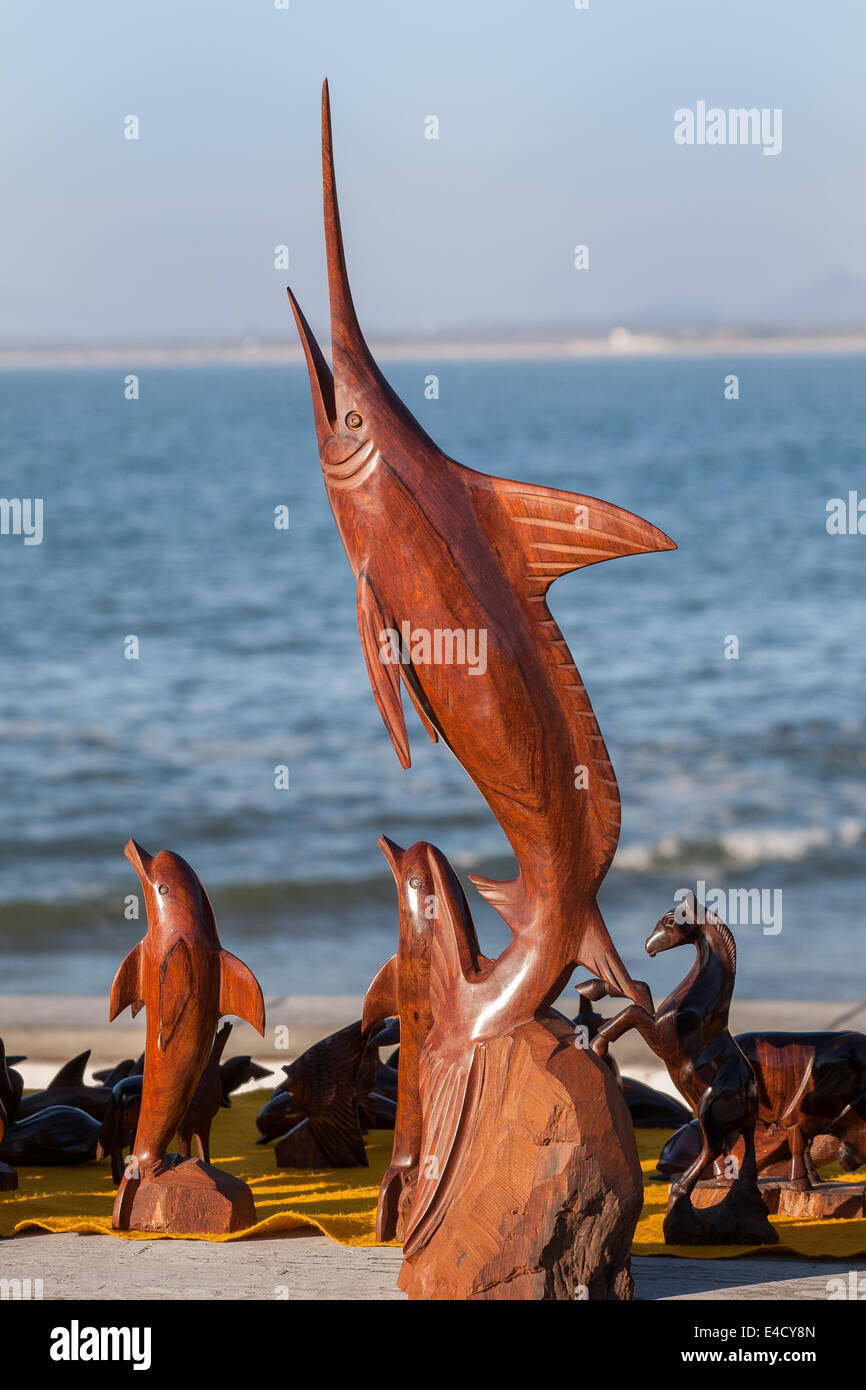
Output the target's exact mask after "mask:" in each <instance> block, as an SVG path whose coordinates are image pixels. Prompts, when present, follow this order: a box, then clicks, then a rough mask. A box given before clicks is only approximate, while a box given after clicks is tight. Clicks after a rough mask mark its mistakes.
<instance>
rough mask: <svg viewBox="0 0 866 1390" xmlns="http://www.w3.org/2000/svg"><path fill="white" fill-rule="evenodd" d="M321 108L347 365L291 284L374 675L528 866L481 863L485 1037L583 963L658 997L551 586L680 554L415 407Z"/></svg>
mask: <svg viewBox="0 0 866 1390" xmlns="http://www.w3.org/2000/svg"><path fill="white" fill-rule="evenodd" d="M322 102H323V104H322V153H323V184H324V221H325V240H326V248H327V263H328V285H329V293H330V314H331V355H332V360H333V370H332V369H331V367H330V366H329V365H328V363H327V362H326V360H325V356H324V354H323V352H322V350H321V348H320V347H319V345H318V343H317V341H316V339H315V337H314V336H313V334H312V332H311V330H310V327H309V325H308V323H307V320H306V319H305V317H304V315H303V313H302V312H301V309H300V307H299V305H298V303H297V301H296V299H295V297H294V295H293V294H292V292H291V290H289V298H290V301H291V305H292V310H293V312H294V315H295V320H296V323H297V326H298V331H299V333H300V336H301V342H302V345H303V348H304V353H305V356H306V361H307V367H308V370H309V377H310V385H311V390H312V399H313V413H314V417H315V426H316V434H317V439H318V447H319V455H320V461H321V466H322V472H323V475H324V480H325V486H326V489H327V493H328V499H329V502H330V505H331V509H332V511H333V514H334V519H335V521H336V524H337V528H338V530H339V533H340V537H341V539H342V542H343V545H344V547H345V550H346V554H347V556H348V558H349V562H350V564H351V566H352V570H353V572H354V574H355V576H356V579H357V616H358V627H359V631H360V635H361V643H362V646H363V650H364V656H365V659H366V664H367V671H368V674H369V678H370V683H371V685H372V688H373V694H374V696H375V698H376V703H377V705H378V708H379V711H380V714H381V716H382V719H383V720H384V723H385V726H386V728H387V730H388V733H389V734H390V737H391V741H392V743H393V745H394V748H395V750H396V753H397V756H398V758H399V760H400V762H401V764H402V766H403V767H404V768H406V767H408V766H409V763H410V752H409V740H408V735H407V731H406V725H405V720H404V715H403V708H402V698H401V686H402V687H405V689H406V691H407V692H408V695H409V699H410V700H411V702H412V704H413V705H414V707H415V709H416V711H417V713H418V716H419V718H420V720H421V723H422V725H423V726H424V728H425V729H426V731H427V733H428V734H429V735H430V737H431V738H432V739H433V740H434V742H435V741H436V740H437V739H442V740H443V742H445V743H446V744H447V745H448V746H449V747H450V748H451V750H452V752H453V753H454V754H455V756H456V757H457V759H458V760H459V761H460V763H461V764H462V765H463V767H464V768H465V770H466V772H467V773H468V774H469V776H470V777H471V778H472V780H473V781H474V782H475V784H476V786H477V787H478V789H479V791H480V792H481V794H482V796H483V797H484V799H485V800H486V801H487V803H488V805H489V806H490V809H491V810H492V812H493V814H494V816H495V817H496V819H497V821H498V822H499V824H500V825H501V827H502V829H503V831H504V832H505V835H506V837H507V839H508V841H509V843H510V845H511V848H512V850H513V851H514V855H515V858H516V860H517V865H518V869H519V873H518V876H517V878H515V879H514V880H512V881H508V882H495V881H492V880H489V879H485V878H482V877H480V876H477V875H470V877H471V878H472V881H473V883H474V884H475V886H476V888H477V889H478V891H479V892H480V893H481V894H482V895H483V896H484V897H486V898H487V899H488V900H489V901H490V902H491V903H492V904H493V906H494V907H495V908H496V910H497V911H498V912H499V913H500V915H501V916H502V917H503V918H504V919H505V921H506V923H507V924H508V926H509V928H510V929H511V932H512V934H513V941H512V943H511V945H510V947H509V948H508V951H507V952H506V957H507V962H506V961H505V960H504V961H503V968H504V969H505V970H507V971H508V972H509V974H510V977H511V980H512V989H511V991H510V992H508V993H507V994H506V995H503V994H502V993H501V991H499V990H498V989H497V990H496V991H493V992H489V998H488V1000H487V1003H486V1006H485V1007H483V1008H477V1009H476V1016H477V1025H478V1029H479V1036H480V1035H481V1034H482V1033H484V1034H487V1035H490V1034H492V1033H494V1032H495V1031H496V1029H497V1028H498V1027H499V1026H501V1024H502V1022H503V1020H504V1019H505V1018H506V1017H508V1020H509V1023H510V1024H513V1023H514V1022H515V1020H514V1019H513V1018H512V1017H511V1014H510V1009H511V1003H510V1001H511V1000H512V999H513V998H514V997H515V991H517V995H518V996H519V997H520V998H521V999H522V1000H523V1001H524V1002H525V1005H526V1010H527V1011H528V1012H526V1015H525V1018H526V1020H528V1019H529V1018H531V1017H532V1015H533V1013H534V1012H535V1010H536V1009H538V1008H539V1007H542V1006H544V1005H547V1004H550V1003H552V1001H553V1000H554V999H555V998H556V997H557V996H558V995H559V993H560V992H561V991H562V989H563V988H564V986H565V983H566V982H567V980H568V978H569V976H570V975H571V973H572V972H573V970H574V969H575V967H576V966H577V965H578V964H580V965H583V966H585V967H586V968H587V969H589V970H591V971H592V973H593V974H594V975H597V976H598V977H600V978H601V979H603V980H604V981H605V982H606V984H608V985H609V986H610V988H611V990H612V991H613V992H615V993H617V994H620V995H627V996H629V997H631V998H632V999H634V1000H636V1001H638V1002H641V1003H643V1004H644V1005H646V1004H647V1003H648V996H647V994H646V993H644V991H643V989H642V988H641V987H640V985H639V984H637V983H636V982H634V981H633V980H631V978H630V976H629V974H628V972H627V970H626V968H625V966H624V964H623V962H622V960H621V959H620V957H619V955H618V953H617V951H616V949H615V947H614V945H613V942H612V941H611V938H610V936H609V934H608V931H607V928H606V926H605V923H604V921H603V919H602V916H601V913H600V911H599V909H598V906H597V903H596V895H597V892H598V889H599V886H600V884H601V882H602V880H603V879H604V876H605V874H606V873H607V870H608V868H609V867H610V864H611V861H612V859H613V856H614V852H615V850H616V846H617V842H618V838H619V831H620V798H619V791H618V788H617V782H616V778H615V776H614V772H613V768H612V766H611V763H610V758H609V757H608V754H607V750H606V748H605V744H604V740H603V738H602V735H601V732H600V730H599V727H598V724H597V722H596V718H595V714H594V712H593V709H592V705H591V704H590V700H589V696H588V694H587V692H586V689H585V687H584V685H583V682H582V680H581V678H580V675H579V674H578V671H577V669H576V667H575V665H574V662H573V660H572V658H571V654H570V652H569V649H568V647H567V645H566V643H565V640H564V638H563V636H562V633H561V632H560V630H559V628H558V626H557V624H556V622H555V621H554V619H553V618H552V617H551V614H550V611H549V609H548V607H547V601H546V595H547V591H548V589H549V588H550V586H551V584H552V583H553V582H554V580H555V579H557V578H559V576H560V575H563V574H567V573H568V572H569V571H571V570H575V569H580V568H581V567H583V566H586V565H592V564H597V563H598V562H599V561H602V560H609V559H613V558H614V557H617V556H625V555H637V554H641V553H643V552H648V551H656V550H673V549H675V548H676V547H675V546H674V544H673V542H672V541H671V540H670V539H669V538H668V537H667V536H666V535H664V533H663V532H661V531H660V530H658V529H657V528H656V527H655V526H652V525H650V524H649V523H648V522H646V521H643V520H642V519H641V518H640V517H638V516H635V515H633V514H632V513H631V512H628V511H624V510H622V509H621V508H619V507H616V506H613V505H611V504H610V503H609V502H603V501H599V500H598V499H597V498H594V497H586V496H582V495H580V494H577V493H573V492H567V491H560V490H558V489H556V488H548V487H542V486H539V485H537V484H534V483H523V482H515V481H512V480H510V479H508V478H498V477H491V476H488V475H487V474H484V473H479V472H476V471H474V470H473V469H471V468H467V467H465V466H464V465H462V464H460V463H457V462H455V460H453V459H451V458H448V457H447V455H445V454H444V453H443V452H442V450H441V449H440V448H439V447H438V446H437V445H436V444H435V443H434V441H433V440H432V439H431V438H430V437H429V435H427V434H426V433H425V431H424V430H423V429H422V428H421V426H420V425H419V424H418V422H417V421H416V420H415V419H414V418H413V416H412V415H411V414H410V412H409V410H408V409H407V408H406V406H405V405H404V404H403V402H402V401H401V400H400V399H399V397H398V396H397V395H396V394H395V392H394V391H393V390H392V389H391V387H390V386H389V384H388V383H387V381H386V380H385V378H384V377H383V376H382V374H381V372H380V371H379V368H378V366H377V365H376V363H375V361H374V360H373V357H372V355H371V353H370V351H369V349H368V347H367V345H366V343H365V341H364V338H363V335H362V333H361V329H360V326H359V323H358V319H357V316H356V313H355V309H354V305H353V302H352V296H351V292H350V289H349V282H348V277H347V272H346V261H345V255H344V250H343V241H342V233H341V229H340V218H339V211H338V207H337V193H336V185H335V175H334V162H333V154H332V140H331V119H330V109H329V102H328V89H327V83H326V84H325V87H324V90H323V98H322ZM482 652H483V660H482V659H481V654H482ZM518 983H519V989H518ZM477 988H480V989H483V988H484V986H483V985H480V986H478V987H477Z"/></svg>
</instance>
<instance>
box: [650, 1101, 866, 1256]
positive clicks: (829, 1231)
mask: <svg viewBox="0 0 866 1390" xmlns="http://www.w3.org/2000/svg"><path fill="white" fill-rule="evenodd" d="M673 1132H674V1131H673V1130H670V1129H636V1130H635V1137H636V1138H637V1147H638V1153H639V1154H640V1160H641V1168H642V1170H643V1175H644V1192H643V1211H642V1212H641V1218H640V1221H639V1222H638V1224H637V1230H636V1231H635V1236H634V1243H633V1245H632V1248H631V1250H632V1254H633V1255H682V1256H685V1257H687V1258H688V1259H690V1260H719V1259H730V1258H731V1256H733V1255H749V1254H757V1253H758V1252H760V1253H762V1254H766V1253H767V1252H768V1251H776V1250H778V1251H780V1252H781V1253H784V1254H791V1253H794V1254H796V1255H812V1256H815V1255H834V1256H836V1257H837V1258H838V1259H847V1258H848V1257H849V1256H851V1255H862V1254H866V1218H863V1217H858V1218H856V1219H854V1220H849V1221H792V1220H791V1219H790V1217H787V1216H771V1217H770V1224H771V1225H772V1226H774V1227H775V1228H776V1230H777V1231H778V1232H779V1244H778V1245H665V1243H664V1236H663V1235H662V1222H663V1220H664V1216H665V1212H666V1210H667V1204H668V1183H667V1179H665V1178H659V1177H658V1175H657V1174H656V1170H655V1169H656V1162H657V1160H658V1156H659V1153H660V1152H661V1149H662V1145H663V1144H664V1143H665V1141H666V1140H668V1139H669V1138H670V1136H671V1135H672V1134H673ZM820 1176H821V1177H822V1178H841V1179H843V1180H844V1179H847V1180H848V1181H849V1182H852V1181H854V1180H855V1175H854V1174H853V1173H844V1172H842V1170H841V1169H840V1168H839V1167H838V1165H837V1164H831V1165H830V1166H829V1167H827V1168H822V1169H821V1171H820ZM856 1180H857V1181H860V1182H863V1181H864V1180H866V1173H864V1171H863V1170H862V1169H861V1170H860V1172H859V1173H857V1174H856Z"/></svg>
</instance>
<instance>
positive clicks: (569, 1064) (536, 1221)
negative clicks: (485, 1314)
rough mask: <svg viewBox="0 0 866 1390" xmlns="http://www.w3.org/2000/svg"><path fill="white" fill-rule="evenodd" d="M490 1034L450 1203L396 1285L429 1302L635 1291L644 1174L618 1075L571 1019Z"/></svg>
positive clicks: (618, 1295) (626, 1295)
mask: <svg viewBox="0 0 866 1390" xmlns="http://www.w3.org/2000/svg"><path fill="white" fill-rule="evenodd" d="M481 1046H482V1047H483V1049H484V1054H485V1055H484V1082H483V1086H482V1088H481V1094H480V1097H479V1100H478V1103H477V1106H476V1108H475V1111H474V1114H473V1115H472V1117H471V1125H467V1129H466V1133H465V1136H464V1145H463V1148H462V1150H461V1155H460V1161H459V1164H456V1165H454V1171H453V1173H451V1174H450V1175H449V1177H450V1181H449V1177H446V1185H447V1196H446V1200H445V1202H444V1203H443V1206H444V1208H445V1210H444V1211H443V1215H442V1218H441V1220H440V1221H439V1224H438V1225H437V1226H436V1228H435V1230H434V1231H433V1233H432V1235H431V1236H430V1238H429V1240H427V1242H426V1243H425V1244H424V1245H423V1247H422V1248H421V1249H419V1250H418V1251H417V1252H415V1253H413V1254H412V1255H410V1257H409V1258H404V1261H403V1267H402V1269H401V1271H400V1278H399V1281H398V1282H399V1285H400V1287H401V1288H402V1289H404V1290H405V1292H406V1293H408V1295H409V1297H410V1298H411V1299H425V1300H430V1299H450V1300H459V1301H464V1300H469V1301H471V1300H506V1299H509V1300H510V1299H514V1300H542V1299H551V1300H562V1301H566V1300H571V1299H630V1298H632V1297H633V1294H634V1286H633V1284H632V1278H631V1272H630V1261H629V1252H630V1248H631V1241H632V1237H633V1234H634V1229H635V1225H636V1223H637V1219H638V1216H639V1215H640V1210H641V1206H642V1204H643V1183H642V1175H641V1170H640V1163H639V1161H638V1157H637V1149H636V1146H635V1139H634V1130H633V1128H632V1123H631V1119H630V1117H629V1113H628V1109H627V1107H626V1104H625V1101H624V1100H623V1097H622V1093H621V1091H620V1089H619V1087H618V1085H617V1083H616V1080H615V1078H614V1076H613V1073H612V1072H611V1070H610V1068H609V1067H607V1066H605V1065H604V1063H602V1062H600V1061H599V1060H598V1058H597V1057H596V1056H595V1054H594V1053H592V1052H590V1051H587V1050H584V1049H578V1048H577V1047H576V1046H575V1039H574V1033H573V1030H572V1029H571V1027H570V1025H568V1023H567V1022H566V1020H564V1019H558V1018H553V1017H545V1018H544V1019H543V1020H536V1021H534V1022H532V1023H530V1024H526V1025H524V1026H523V1027H520V1028H518V1029H516V1030H515V1031H514V1032H513V1033H510V1034H503V1035H502V1036H501V1037H498V1038H493V1039H491V1040H490V1041H489V1042H485V1043H483V1044H481ZM423 1161H424V1160H423V1148H422V1166H423ZM404 1195H405V1194H404Z"/></svg>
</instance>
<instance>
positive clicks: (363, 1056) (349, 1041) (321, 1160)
mask: <svg viewBox="0 0 866 1390" xmlns="http://www.w3.org/2000/svg"><path fill="white" fill-rule="evenodd" d="M377 1055H378V1054H377V1053H376V1051H375V1049H371V1047H370V1041H369V1038H368V1037H367V1035H366V1033H365V1032H364V1029H363V1028H362V1026H361V1023H360V1021H359V1022H357V1023H350V1024H349V1025H348V1027H346V1028H341V1029H340V1030H339V1031H338V1032H336V1033H332V1034H331V1035H330V1037H327V1038H322V1040H321V1042H317V1043H314V1044H313V1046H312V1047H309V1048H307V1051H306V1052H304V1053H302V1054H301V1056H300V1057H298V1058H297V1059H296V1060H295V1061H294V1062H289V1063H288V1064H287V1065H286V1066H284V1067H283V1071H284V1072H285V1073H286V1079H285V1081H282V1082H280V1084H279V1086H277V1087H276V1088H275V1090H274V1093H273V1095H272V1097H271V1099H270V1100H269V1101H268V1102H267V1104H265V1105H263V1106H262V1109H261V1110H260V1111H259V1113H258V1115H257V1116H256V1124H257V1125H258V1128H259V1130H260V1132H261V1136H262V1137H261V1139H260V1140H259V1143H260V1144H264V1143H268V1142H269V1141H270V1140H271V1139H276V1140H277V1141H278V1142H277V1144H276V1145H275V1148H274V1154H275V1157H276V1160H277V1163H278V1165H279V1167H281V1168H356V1167H363V1168H366V1167H367V1166H368V1159H367V1152H366V1149H365V1148H364V1134H363V1131H364V1129H365V1128H373V1127H374V1126H375V1127H379V1125H380V1117H381V1119H384V1120H385V1121H386V1123H387V1119H388V1111H389V1106H388V1105H387V1104H385V1103H384V1102H385V1101H386V1100H387V1098H385V1097H378V1102H377V1097H376V1095H375V1093H374V1092H371V1091H370V1089H369V1088H370V1084H371V1082H373V1083H375V1077H376V1061H377ZM390 1115H391V1118H390V1123H391V1124H393V1123H394V1120H393V1102H391V1103H390Z"/></svg>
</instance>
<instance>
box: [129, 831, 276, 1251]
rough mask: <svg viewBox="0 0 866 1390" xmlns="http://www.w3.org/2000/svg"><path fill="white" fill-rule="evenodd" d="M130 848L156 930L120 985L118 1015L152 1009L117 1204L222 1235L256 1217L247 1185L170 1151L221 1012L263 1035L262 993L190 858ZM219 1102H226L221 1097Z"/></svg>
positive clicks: (143, 1220) (148, 1218)
mask: <svg viewBox="0 0 866 1390" xmlns="http://www.w3.org/2000/svg"><path fill="white" fill-rule="evenodd" d="M126 856H127V858H128V859H129V861H130V863H131V864H132V865H133V867H134V868H135V870H136V872H137V874H138V876H139V879H140V880H141V885H142V888H143V889H144V897H145V902H146V904H147V934H146V936H145V938H144V940H143V941H141V942H140V943H139V944H138V946H135V947H134V948H133V949H132V951H130V953H129V955H128V956H127V957H126V959H125V960H124V962H123V964H122V965H121V967H120V969H119V970H118V972H117V975H116V976H115V979H114V983H113V985H112V987H111V1009H110V1017H111V1018H112V1019H114V1018H116V1017H117V1015H118V1014H119V1013H120V1012H121V1010H122V1009H125V1008H126V1007H127V1006H131V1008H132V1012H133V1016H134V1015H135V1014H137V1013H138V1011H139V1010H140V1009H141V1008H142V1007H146V1009H147V1034H146V1045H145V1054H144V1057H145V1060H144V1081H143V1086H142V1096H141V1113H140V1116H139V1121H138V1125H137V1128H136V1134H135V1144H134V1146H133V1151H132V1155H131V1158H130V1162H129V1164H128V1165H127V1170H126V1173H125V1175H124V1177H123V1178H122V1180H121V1183H120V1187H119V1189H118V1193H117V1199H116V1201H115V1205H114V1215H113V1223H114V1225H115V1226H116V1227H117V1228H119V1229H121V1230H130V1229H131V1230H160V1231H173V1232H176V1233H179V1234H182V1233H188V1234H223V1233H228V1232H230V1231H235V1230H239V1229H243V1228H244V1227H246V1226H250V1225H252V1224H253V1222H254V1221H255V1207H254V1205H253V1199H252V1194H251V1192H250V1190H249V1188H248V1187H247V1185H246V1183H244V1182H242V1181H241V1180H240V1179H239V1178H235V1177H234V1176H233V1175H232V1174H230V1173H225V1172H223V1171H222V1170H220V1169H218V1168H214V1167H212V1166H211V1165H210V1164H209V1163H206V1162H204V1161H203V1160H201V1159H192V1158H188V1159H186V1160H180V1161H177V1162H175V1161H174V1160H173V1158H172V1157H170V1156H169V1155H168V1153H167V1148H168V1144H169V1142H170V1140H171V1139H172V1137H173V1136H174V1135H175V1134H176V1132H177V1130H178V1126H179V1125H180V1123H181V1121H182V1120H183V1117H184V1115H185V1114H186V1111H187V1108H188V1106H189V1103H190V1101H191V1100H192V1097H193V1095H194V1093H195V1090H196V1087H197V1086H198V1083H199V1080H200V1079H201V1075H202V1072H203V1070H204V1067H205V1063H206V1061H207V1059H208V1056H209V1054H210V1051H211V1047H212V1045H213V1040H214V1032H215V1030H216V1025H217V1022H218V1020H219V1018H220V1015H221V1014H233V1015H236V1016H237V1017H239V1018H243V1019H246V1021H247V1022H248V1023H250V1024H251V1025H252V1026H253V1027H254V1028H255V1029H256V1030H257V1031H258V1032H259V1033H261V1034H262V1035H264V1026H265V1013H264V1001H263V999H262V991H261V989H260V987H259V984H258V982H257V981H256V979H255V977H254V976H253V975H252V974H251V972H250V971H249V970H248V969H247V967H246V966H245V965H244V964H243V962H242V961H239V960H238V959H237V957H236V956H233V955H231V954H230V952H228V951H225V950H223V949H222V947H221V946H220V941H219V936H218V933H217V927H216V920H215V918H214V914H213V909H212V907H211V905H210V901H209V899H208V896H207V894H206V892H205V890H204V887H203V886H202V884H201V882H200V880H199V879H198V877H197V876H196V874H195V873H194V871H193V870H192V869H191V868H190V866H189V864H187V863H186V861H185V860H183V859H181V857H180V856H179V855H177V854H173V853H171V852H170V851H167V850H164V851H163V852H162V853H161V854H157V855H156V856H154V857H153V858H151V856H150V855H148V854H146V853H145V851H144V850H143V849H142V848H141V846H140V845H137V844H136V843H135V841H134V840H130V841H129V844H128V845H127V847H126ZM218 1104H219V1101H218V1100H217V1105H218Z"/></svg>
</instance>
